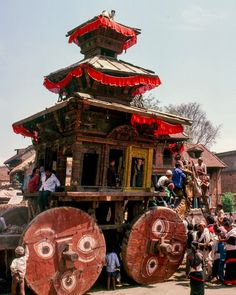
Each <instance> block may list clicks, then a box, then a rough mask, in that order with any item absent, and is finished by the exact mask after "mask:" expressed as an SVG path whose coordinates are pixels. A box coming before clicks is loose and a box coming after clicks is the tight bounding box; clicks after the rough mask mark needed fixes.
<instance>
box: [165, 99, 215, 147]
mask: <svg viewBox="0 0 236 295" xmlns="http://www.w3.org/2000/svg"><path fill="white" fill-rule="evenodd" d="M164 110H165V111H166V112H168V113H171V114H175V115H179V116H181V117H185V118H188V119H190V120H192V126H187V127H185V132H186V133H187V134H188V136H189V137H190V141H191V142H192V143H194V144H203V145H205V146H208V147H210V146H211V145H212V144H213V143H215V142H216V139H217V137H218V136H219V133H220V129H221V125H219V126H214V125H213V123H212V122H211V121H210V120H209V119H208V118H207V114H206V112H205V111H204V110H203V109H202V108H201V105H200V104H199V103H197V102H190V103H182V104H179V105H173V104H170V105H169V106H166V107H164Z"/></svg>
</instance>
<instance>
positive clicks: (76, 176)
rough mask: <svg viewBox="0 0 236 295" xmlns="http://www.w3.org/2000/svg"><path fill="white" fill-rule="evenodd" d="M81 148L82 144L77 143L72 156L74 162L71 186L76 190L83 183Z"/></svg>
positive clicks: (74, 145) (73, 147)
mask: <svg viewBox="0 0 236 295" xmlns="http://www.w3.org/2000/svg"><path fill="white" fill-rule="evenodd" d="M81 148H82V143H79V142H76V143H74V144H73V146H72V155H73V162H72V175H71V186H74V187H75V188H76V187H78V185H79V184H80V182H81V179H80V177H81V175H80V166H81Z"/></svg>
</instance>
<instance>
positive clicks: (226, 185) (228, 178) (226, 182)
mask: <svg viewBox="0 0 236 295" xmlns="http://www.w3.org/2000/svg"><path fill="white" fill-rule="evenodd" d="M221 186H222V193H226V192H232V193H236V171H235V172H233V171H232V172H230V171H229V172H227V171H226V172H225V171H224V170H223V171H222V175H221Z"/></svg>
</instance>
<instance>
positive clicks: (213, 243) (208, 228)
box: [186, 205, 236, 295]
mask: <svg viewBox="0 0 236 295" xmlns="http://www.w3.org/2000/svg"><path fill="white" fill-rule="evenodd" d="M187 237H188V239H187V247H186V257H187V258H186V276H187V277H189V278H190V285H191V295H195V294H198V295H202V294H204V281H206V280H207V281H213V282H215V283H219V284H225V285H236V220H233V216H232V214H231V215H229V216H228V217H226V216H224V212H223V209H222V206H221V205H218V206H217V214H216V215H208V216H207V217H206V221H203V220H202V221H201V222H199V223H198V224H192V223H188V224H187Z"/></svg>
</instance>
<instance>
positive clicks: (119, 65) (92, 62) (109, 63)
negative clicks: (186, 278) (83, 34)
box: [44, 55, 161, 96]
mask: <svg viewBox="0 0 236 295" xmlns="http://www.w3.org/2000/svg"><path fill="white" fill-rule="evenodd" d="M153 73H154V72H153V71H151V70H148V69H145V68H142V67H139V66H135V65H133V64H131V63H128V62H125V61H122V60H117V59H116V58H112V57H107V56H103V55H98V56H93V57H90V58H87V59H83V60H81V61H79V62H77V63H75V64H72V65H70V66H68V67H65V68H62V69H60V70H57V71H55V72H52V73H51V74H49V75H47V76H46V77H45V79H44V86H45V87H46V88H47V89H48V90H50V91H52V92H54V93H59V92H60V91H61V90H62V89H64V88H65V87H67V86H68V85H69V84H70V82H71V81H72V79H73V77H75V78H80V77H82V76H86V75H87V76H89V77H90V78H91V79H92V80H96V81H97V82H99V83H100V84H103V85H105V86H115V87H126V86H129V87H130V88H132V87H135V89H134V91H133V92H132V94H131V96H135V95H137V94H142V93H144V92H145V91H147V90H151V89H153V88H154V87H157V86H159V85H160V84H161V81H160V78H159V77H158V76H157V75H154V74H153ZM89 89H90V87H89ZM81 90H82V89H80V85H77V91H81ZM127 96H128V95H127Z"/></svg>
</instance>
